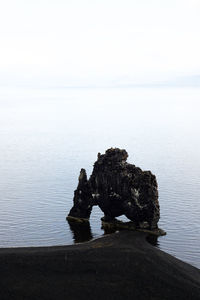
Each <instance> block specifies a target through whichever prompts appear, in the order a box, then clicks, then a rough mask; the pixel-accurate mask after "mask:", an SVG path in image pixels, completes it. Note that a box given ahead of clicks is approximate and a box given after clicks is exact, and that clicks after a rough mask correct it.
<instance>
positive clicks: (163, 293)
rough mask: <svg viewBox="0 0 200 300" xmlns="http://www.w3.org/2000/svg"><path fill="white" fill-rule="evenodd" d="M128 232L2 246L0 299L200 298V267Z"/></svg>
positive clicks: (140, 234) (137, 234)
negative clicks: (67, 242) (54, 243)
mask: <svg viewBox="0 0 200 300" xmlns="http://www.w3.org/2000/svg"><path fill="white" fill-rule="evenodd" d="M145 237H146V235H145V234H144V233H139V232H130V231H123V232H119V233H115V234H111V235H107V236H104V237H102V238H98V239H95V240H92V241H89V242H86V243H82V244H76V245H70V246H52V247H28V248H1V249H0V299H1V300H7V299H9V300H10V299H70V300H71V299H93V298H94V299H134V297H137V298H136V299H163V300H164V299H170V300H171V299H185V300H186V299H187V300H188V299H193V300H195V299H199V298H200V270H199V269H197V268H195V267H193V266H191V265H189V264H187V263H184V262H182V261H180V260H178V259H176V258H175V257H173V256H171V255H169V254H167V253H165V252H163V251H161V250H159V249H158V248H156V247H154V246H152V245H150V244H149V243H148V242H147V241H146V240H145Z"/></svg>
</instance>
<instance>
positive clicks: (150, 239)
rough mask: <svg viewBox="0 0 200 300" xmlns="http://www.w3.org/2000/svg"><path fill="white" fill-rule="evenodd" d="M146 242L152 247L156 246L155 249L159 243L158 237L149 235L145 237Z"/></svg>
mask: <svg viewBox="0 0 200 300" xmlns="http://www.w3.org/2000/svg"><path fill="white" fill-rule="evenodd" d="M146 240H147V242H148V243H149V244H151V245H153V246H156V247H159V242H158V236H156V235H153V234H149V235H148V236H147V237H146Z"/></svg>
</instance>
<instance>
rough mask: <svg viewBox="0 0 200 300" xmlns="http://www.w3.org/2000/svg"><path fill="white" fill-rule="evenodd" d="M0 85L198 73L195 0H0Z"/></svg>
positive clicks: (113, 81) (114, 81) (199, 7)
mask: <svg viewBox="0 0 200 300" xmlns="http://www.w3.org/2000/svg"><path fill="white" fill-rule="evenodd" d="M0 43H1V44H0V84H1V85H10V84H15V85H34V84H35V85H53V86H56V85H60V86H63V85H64V86H71V85H75V86H76V85H77V86H79V85H118V84H129V83H133V84H134V83H151V82H157V81H163V80H164V81H165V80H173V79H174V78H178V77H186V78H187V77H191V76H196V75H199V74H200V1H199V0H123V1H122V0H120V1H118V0H34V1H30V0H6V1H5V0H4V1H3V0H2V1H1V2H0Z"/></svg>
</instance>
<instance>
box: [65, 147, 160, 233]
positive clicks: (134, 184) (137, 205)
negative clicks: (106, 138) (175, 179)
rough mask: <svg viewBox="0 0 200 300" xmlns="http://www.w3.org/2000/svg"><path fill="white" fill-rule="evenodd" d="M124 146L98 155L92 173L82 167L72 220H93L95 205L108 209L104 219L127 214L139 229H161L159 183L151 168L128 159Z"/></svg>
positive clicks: (105, 210) (108, 220)
mask: <svg viewBox="0 0 200 300" xmlns="http://www.w3.org/2000/svg"><path fill="white" fill-rule="evenodd" d="M127 158H128V153H127V151H126V150H124V149H118V148H111V149H108V150H107V151H106V152H105V154H100V153H99V154H98V158H97V161H96V162H95V164H94V168H93V172H92V175H91V176H90V178H89V180H88V179H87V175H86V171H85V170H84V169H81V172H80V176H79V183H78V187H77V189H76V191H75V192H74V200H73V201H74V205H73V207H72V209H71V210H70V212H69V215H68V217H67V218H68V219H76V220H77V221H84V220H89V217H90V213H91V211H92V207H93V206H94V205H98V206H99V207H100V209H101V210H102V211H103V212H104V218H103V221H104V222H113V221H114V220H115V218H116V217H118V216H121V215H125V216H126V217H127V218H128V219H129V220H131V221H132V224H134V226H135V228H141V229H144V228H145V229H150V230H153V229H157V228H158V225H157V224H158V221H159V218H160V208H159V202H158V185H157V181H156V177H155V175H153V174H152V173H151V172H150V171H142V170H141V169H140V168H138V167H136V166H135V165H133V164H130V163H128V162H127Z"/></svg>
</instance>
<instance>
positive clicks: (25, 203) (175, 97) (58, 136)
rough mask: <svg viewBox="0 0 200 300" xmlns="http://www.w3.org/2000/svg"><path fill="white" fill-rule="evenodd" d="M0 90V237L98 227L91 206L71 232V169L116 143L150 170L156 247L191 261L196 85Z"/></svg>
mask: <svg viewBox="0 0 200 300" xmlns="http://www.w3.org/2000/svg"><path fill="white" fill-rule="evenodd" d="M0 96H1V97H0V206H1V211H0V247H18V246H45V245H66V244H72V243H74V239H77V240H76V242H82V241H84V240H86V239H91V238H95V237H98V236H101V235H102V234H104V231H103V230H102V229H101V221H100V218H101V217H102V216H103V214H102V212H101V211H100V210H99V209H98V207H95V208H94V209H93V212H92V216H91V222H90V226H89V227H87V228H84V230H83V228H82V229H81V228H80V229H78V230H77V231H76V236H74V234H75V233H74V231H73V229H72V228H71V229H70V226H69V224H68V223H67V222H66V220H65V218H66V215H67V213H68V212H69V209H70V208H71V206H72V199H73V192H74V190H75V188H76V186H77V182H78V175H79V171H80V169H81V168H82V167H83V168H85V169H86V170H87V173H88V175H90V174H91V171H92V167H93V163H94V162H95V161H96V156H97V153H98V152H101V153H103V152H104V151H105V150H106V149H108V148H110V147H119V148H125V149H126V150H127V152H128V153H129V158H128V161H129V162H130V163H133V164H135V165H136V166H139V167H141V168H142V169H143V170H151V171H152V172H153V173H154V174H155V175H156V177H157V181H158V185H159V202H160V207H161V219H160V222H159V226H160V227H161V228H163V229H164V230H165V231H167V236H164V237H160V238H159V239H158V247H159V248H161V249H162V250H164V251H167V252H168V253H170V254H173V255H175V256H176V257H178V258H180V259H182V260H184V261H186V262H189V263H191V264H193V265H195V266H197V267H199V268H200V239H199V236H200V221H199V220H200V218H199V216H200V201H199V190H200V157H199V149H200V140H199V134H200V120H199V109H200V104H199V97H200V89H199V88H193V89H186V88H180V89H176V88H143V89H140V88H134V89H133V88H132V89H131V88H126V89H125V88H123V89H119V88H118V89H41V90H34V89H32V90H30V89H16V90H15V91H13V90H12V92H11V91H10V90H8V89H6V88H4V89H3V90H1V92H0ZM121 219H122V220H125V218H123V217H122V218H121ZM81 231H82V234H81V235H80V232H81Z"/></svg>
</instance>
